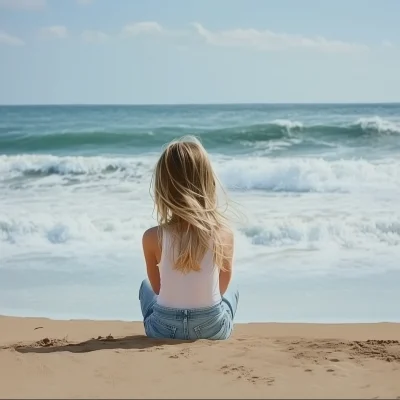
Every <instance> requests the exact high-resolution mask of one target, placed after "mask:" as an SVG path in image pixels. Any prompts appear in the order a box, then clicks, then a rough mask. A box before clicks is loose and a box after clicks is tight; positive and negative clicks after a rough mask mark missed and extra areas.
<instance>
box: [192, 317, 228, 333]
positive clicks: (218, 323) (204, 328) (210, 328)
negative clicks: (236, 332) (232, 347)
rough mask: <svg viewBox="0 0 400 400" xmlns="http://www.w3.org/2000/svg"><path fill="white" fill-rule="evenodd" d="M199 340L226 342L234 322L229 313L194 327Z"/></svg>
mask: <svg viewBox="0 0 400 400" xmlns="http://www.w3.org/2000/svg"><path fill="white" fill-rule="evenodd" d="M194 331H195V333H196V336H197V338H198V339H208V340H224V339H228V338H229V336H230V334H231V331H232V322H231V319H230V318H229V315H228V314H227V313H224V314H222V315H217V316H215V317H212V318H210V319H208V320H207V321H205V322H203V323H202V324H200V325H197V326H195V327H194Z"/></svg>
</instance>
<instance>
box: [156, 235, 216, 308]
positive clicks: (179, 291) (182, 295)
mask: <svg viewBox="0 0 400 400" xmlns="http://www.w3.org/2000/svg"><path fill="white" fill-rule="evenodd" d="M158 268H159V270H160V278H161V286H160V293H159V295H158V298H157V304H159V305H160V306H163V307H169V308H178V309H190V308H203V307H212V306H214V305H216V304H218V303H220V302H221V293H220V291H219V269H218V268H217V267H215V266H214V261H213V256H212V252H211V250H209V251H207V252H206V254H205V255H204V258H203V260H202V261H201V263H200V271H191V272H189V273H187V274H183V273H182V272H180V271H178V270H176V269H174V260H173V251H172V240H171V235H170V233H169V232H168V231H167V230H166V229H163V234H162V247H161V260H160V263H159V264H158Z"/></svg>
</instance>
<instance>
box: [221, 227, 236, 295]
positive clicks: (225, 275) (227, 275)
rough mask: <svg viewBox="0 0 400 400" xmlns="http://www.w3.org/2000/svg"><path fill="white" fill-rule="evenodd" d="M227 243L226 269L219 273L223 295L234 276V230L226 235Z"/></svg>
mask: <svg viewBox="0 0 400 400" xmlns="http://www.w3.org/2000/svg"><path fill="white" fill-rule="evenodd" d="M224 240H225V243H226V244H227V245H226V246H225V258H224V264H223V265H224V269H225V271H222V270H221V271H220V273H219V291H220V292H221V296H222V295H224V293H225V292H226V290H227V289H228V286H229V283H230V281H231V278H232V267H233V248H234V237H233V232H227V233H226V234H225V235H224Z"/></svg>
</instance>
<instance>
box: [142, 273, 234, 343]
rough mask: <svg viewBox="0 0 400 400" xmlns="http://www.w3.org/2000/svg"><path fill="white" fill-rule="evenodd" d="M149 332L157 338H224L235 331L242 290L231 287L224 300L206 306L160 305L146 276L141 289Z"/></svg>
mask: <svg viewBox="0 0 400 400" xmlns="http://www.w3.org/2000/svg"><path fill="white" fill-rule="evenodd" d="M139 300H140V307H141V309H142V314H143V321H144V329H145V332H146V335H147V336H148V337H151V338H156V339H181V340H196V339H209V340H224V339H228V338H229V337H230V335H231V334H232V331H233V319H234V317H235V314H236V309H237V306H238V301H239V291H238V290H229V289H228V291H227V292H226V294H225V295H224V296H223V297H222V301H221V303H219V304H217V305H215V306H212V307H206V308H196V309H186V310H185V309H177V308H167V307H162V306H160V305H158V304H157V295H156V294H155V293H154V291H153V289H152V287H151V285H150V282H149V281H148V280H147V279H146V280H144V281H143V282H142V284H141V286H140V289H139Z"/></svg>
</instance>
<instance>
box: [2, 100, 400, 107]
mask: <svg viewBox="0 0 400 400" xmlns="http://www.w3.org/2000/svg"><path fill="white" fill-rule="evenodd" d="M398 104H399V105H400V100H399V101H376V102H374V101H367V102H365V101H364V102H358V101H348V102H238V103H234V102H232V103H229V102H228V103H223V102H215V103H20V104H19V103H8V104H7V103H0V107H63V106H64V107H65V106H74V107H77V106H83V107H85V106H86V107H92V106H108V107H110V106H117V107H118V106H120V107H121V106H130V107H132V106H136V107H152V106H153V107H160V106H161V107H174V106H234V105H237V106H243V105H254V106H256V105H294V106H301V105H398Z"/></svg>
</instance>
